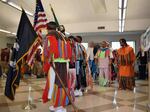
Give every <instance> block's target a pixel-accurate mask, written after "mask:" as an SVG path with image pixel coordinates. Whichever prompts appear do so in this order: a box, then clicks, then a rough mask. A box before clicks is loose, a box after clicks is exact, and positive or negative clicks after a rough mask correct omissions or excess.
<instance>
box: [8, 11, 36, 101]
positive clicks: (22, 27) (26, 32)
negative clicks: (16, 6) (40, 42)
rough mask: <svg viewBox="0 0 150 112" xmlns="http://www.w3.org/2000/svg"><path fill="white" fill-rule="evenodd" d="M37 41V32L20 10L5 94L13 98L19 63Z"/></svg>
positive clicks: (18, 75) (17, 81)
mask: <svg viewBox="0 0 150 112" xmlns="http://www.w3.org/2000/svg"><path fill="white" fill-rule="evenodd" d="M36 41H37V34H36V32H35V31H34V29H33V27H32V24H31V23H30V21H29V19H28V17H27V15H26V13H25V11H24V10H22V15H21V19H20V23H19V27H18V31H17V39H16V43H14V48H13V53H12V57H11V61H10V64H9V71H8V75H7V80H6V86H5V95H6V96H7V97H8V98H9V99H10V100H14V99H15V98H14V96H15V92H16V88H17V87H19V82H20V65H21V64H20V63H21V60H22V59H23V58H24V57H25V56H26V55H27V53H28V51H29V49H30V47H31V46H32V45H33V44H34V42H36Z"/></svg>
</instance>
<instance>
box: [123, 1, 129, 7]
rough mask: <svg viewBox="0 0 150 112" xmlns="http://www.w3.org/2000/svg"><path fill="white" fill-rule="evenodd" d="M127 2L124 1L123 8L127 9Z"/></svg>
mask: <svg viewBox="0 0 150 112" xmlns="http://www.w3.org/2000/svg"><path fill="white" fill-rule="evenodd" d="M127 2H128V0H124V4H123V8H127Z"/></svg>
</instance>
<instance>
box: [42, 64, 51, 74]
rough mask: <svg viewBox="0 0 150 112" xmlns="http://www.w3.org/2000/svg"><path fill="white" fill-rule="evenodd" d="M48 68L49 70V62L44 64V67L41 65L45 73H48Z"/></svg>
mask: <svg viewBox="0 0 150 112" xmlns="http://www.w3.org/2000/svg"><path fill="white" fill-rule="evenodd" d="M49 68H50V63H49V62H45V63H44V65H43V71H44V72H45V73H48V70H49Z"/></svg>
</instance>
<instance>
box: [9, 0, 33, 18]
mask: <svg viewBox="0 0 150 112" xmlns="http://www.w3.org/2000/svg"><path fill="white" fill-rule="evenodd" d="M8 4H9V5H10V6H12V7H14V8H16V9H18V10H20V11H22V8H21V7H20V6H19V5H17V4H15V3H13V2H11V1H9V2H8ZM25 12H26V13H27V14H28V15H30V16H33V14H32V13H31V12H29V11H27V10H25Z"/></svg>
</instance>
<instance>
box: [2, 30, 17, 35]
mask: <svg viewBox="0 0 150 112" xmlns="http://www.w3.org/2000/svg"><path fill="white" fill-rule="evenodd" d="M0 32H3V33H8V34H12V35H16V33H12V32H10V31H8V30H4V29H0Z"/></svg>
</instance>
